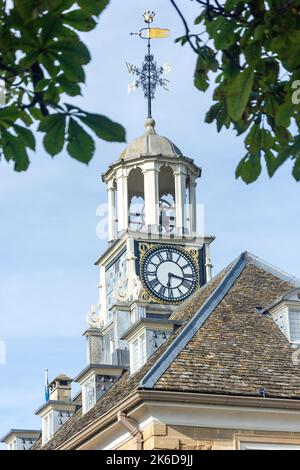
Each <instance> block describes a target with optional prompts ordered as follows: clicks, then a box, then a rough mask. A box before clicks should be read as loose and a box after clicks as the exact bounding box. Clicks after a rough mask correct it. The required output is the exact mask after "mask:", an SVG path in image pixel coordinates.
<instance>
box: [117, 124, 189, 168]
mask: <svg viewBox="0 0 300 470" xmlns="http://www.w3.org/2000/svg"><path fill="white" fill-rule="evenodd" d="M153 155H164V156H172V157H174V156H177V157H182V156H183V154H182V152H181V150H179V148H178V147H177V146H176V145H175V144H174V143H173V142H172V141H171V140H170V139H168V138H167V137H164V136H162V135H159V134H157V133H156V131H155V121H154V119H152V118H148V119H147V120H146V122H145V132H144V134H143V135H142V136H140V137H138V138H137V139H134V140H133V141H132V142H131V143H130V144H129V145H128V147H127V148H126V149H125V150H123V152H122V153H121V155H120V160H131V159H134V158H137V157H140V156H143V157H144V156H153Z"/></svg>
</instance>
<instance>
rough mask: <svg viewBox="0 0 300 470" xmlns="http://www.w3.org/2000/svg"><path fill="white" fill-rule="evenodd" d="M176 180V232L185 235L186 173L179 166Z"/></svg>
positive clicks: (175, 173)
mask: <svg viewBox="0 0 300 470" xmlns="http://www.w3.org/2000/svg"><path fill="white" fill-rule="evenodd" d="M174 179H175V224H176V232H177V233H180V234H182V233H184V228H185V225H186V223H185V190H186V171H185V169H184V168H182V167H181V166H179V167H178V168H176V170H175V171H174Z"/></svg>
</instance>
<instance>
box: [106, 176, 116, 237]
mask: <svg viewBox="0 0 300 470" xmlns="http://www.w3.org/2000/svg"><path fill="white" fill-rule="evenodd" d="M115 189H116V188H115V184H114V180H113V179H111V180H110V181H109V182H108V184H107V194H108V241H109V242H112V241H114V240H115V238H116V208H115Z"/></svg>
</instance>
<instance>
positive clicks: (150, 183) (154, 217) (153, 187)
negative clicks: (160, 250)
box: [142, 162, 159, 230]
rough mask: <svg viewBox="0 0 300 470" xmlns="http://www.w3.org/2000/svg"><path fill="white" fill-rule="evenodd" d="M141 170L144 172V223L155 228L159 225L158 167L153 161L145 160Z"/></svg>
mask: <svg viewBox="0 0 300 470" xmlns="http://www.w3.org/2000/svg"><path fill="white" fill-rule="evenodd" d="M142 170H143V174H144V197H145V225H146V227H148V228H149V227H151V228H152V229H154V230H155V229H157V227H158V225H159V195H158V173H159V169H158V168H157V167H156V165H155V162H147V163H146V164H145V165H144V166H143V169H142Z"/></svg>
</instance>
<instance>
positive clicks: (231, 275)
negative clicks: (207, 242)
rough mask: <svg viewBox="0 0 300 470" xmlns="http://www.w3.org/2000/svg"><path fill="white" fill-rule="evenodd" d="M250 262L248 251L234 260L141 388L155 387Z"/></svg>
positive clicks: (151, 370)
mask: <svg viewBox="0 0 300 470" xmlns="http://www.w3.org/2000/svg"><path fill="white" fill-rule="evenodd" d="M248 262H249V259H248V253H247V252H243V253H242V254H241V255H240V256H239V257H238V258H237V259H236V260H235V262H234V264H233V266H232V268H231V269H230V270H229V272H228V273H227V274H226V275H225V277H224V278H223V279H222V281H221V282H220V283H219V284H218V286H217V287H216V288H215V289H214V291H213V292H212V294H211V295H210V296H209V297H208V299H207V300H206V301H205V302H204V304H203V305H202V306H201V307H200V309H199V310H198V312H197V313H196V314H195V315H194V316H193V317H192V318H191V320H190V321H189V322H188V323H187V324H186V326H185V327H184V328H183V330H182V331H181V332H180V333H179V335H178V336H177V337H176V338H175V339H174V341H173V342H172V343H171V344H170V346H169V347H168V348H167V349H166V350H165V351H164V352H163V354H162V355H161V356H160V357H159V358H158V360H157V361H156V363H155V364H154V365H153V366H152V367H151V368H150V369H149V371H148V372H147V373H146V374H145V375H144V377H143V378H142V379H141V381H140V384H139V388H153V387H154V385H155V383H156V382H157V381H158V380H159V378H160V377H161V375H162V374H163V373H164V372H165V371H166V369H167V368H168V367H169V366H170V364H171V363H172V362H173V360H174V359H175V358H176V357H177V356H178V354H179V353H180V352H181V351H182V349H183V348H184V347H185V346H186V345H187V343H188V342H189V341H190V340H191V339H192V338H193V336H194V335H195V334H196V333H197V331H198V330H199V328H200V327H201V326H202V325H203V323H204V322H205V321H206V320H207V318H208V317H209V316H210V314H211V313H212V312H213V311H214V310H215V308H216V307H217V306H218V304H219V303H220V302H221V301H222V300H223V298H224V297H225V295H226V294H227V292H228V291H229V289H231V287H232V286H233V284H234V283H235V281H236V280H237V279H238V277H239V276H240V274H241V273H242V272H243V270H244V269H245V267H246V266H247V264H248Z"/></svg>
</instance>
